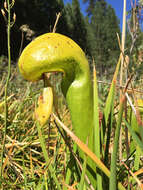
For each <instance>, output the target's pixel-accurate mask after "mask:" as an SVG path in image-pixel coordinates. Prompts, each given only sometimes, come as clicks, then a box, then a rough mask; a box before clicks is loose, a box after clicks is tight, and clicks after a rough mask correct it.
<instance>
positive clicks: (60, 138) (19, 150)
mask: <svg viewBox="0 0 143 190" xmlns="http://www.w3.org/2000/svg"><path fill="white" fill-rule="evenodd" d="M12 72H13V73H14V77H12V78H11V79H10V87H9V89H8V97H9V96H10V95H12V97H11V98H10V99H9V100H8V126H7V134H6V142H5V151H4V159H3V165H2V179H1V189H56V188H57V186H56V184H55V181H54V180H53V173H51V172H50V170H49V169H50V167H49V166H52V167H53V172H54V174H55V176H56V177H57V180H58V183H59V184H60V186H61V188H65V189H67V187H68V186H74V185H75V187H76V188H77V189H81V187H83V188H84V189H87V186H88V185H87V182H86V181H85V182H84V184H83V177H82V178H81V182H80V175H81V176H84V175H85V172H86V169H85V164H84V165H83V168H84V169H83V172H82V174H80V171H79V166H78V164H77V161H76V159H75V158H74V155H73V152H75V151H74V146H75V144H74V142H73V141H72V140H70V138H69V136H68V135H67V134H66V133H65V132H64V131H63V129H62V128H57V124H55V122H54V119H53V118H52V116H51V118H50V120H49V122H48V123H47V124H46V126H45V127H44V128H43V129H42V133H43V136H44V139H45V145H46V147H47V154H48V155H49V163H47V162H45V159H44V154H43V152H42V148H41V146H40V140H39V137H38V131H37V127H36V124H35V122H34V120H33V113H34V109H35V104H36V102H37V99H38V96H39V94H40V93H41V89H42V87H43V84H42V82H38V83H27V82H26V81H24V80H23V79H22V77H21V76H20V75H19V72H18V70H17V68H15V66H12ZM0 77H1V79H2V78H3V80H1V83H0V85H1V92H2V91H3V88H4V84H5V78H6V75H5V74H4V73H3V76H2V75H1V76H0ZM53 78H54V80H53ZM57 79H58V80H59V84H58V85H59V86H58V85H57V82H56V85H57V86H58V88H57V87H55V91H56V93H57V95H58V100H57V101H58V112H59V114H60V118H61V120H62V121H63V122H64V124H65V125H66V126H68V127H70V129H71V130H72V128H71V121H70V115H69V111H68V109H67V107H66V104H65V100H64V98H63V96H62V95H61V91H60V80H61V76H59V75H58V76H57ZM57 79H56V77H54V76H52V81H55V80H56V81H57ZM104 85H105V84H103V88H104ZM106 88H107V89H108V86H107V87H106ZM101 92H103V91H102V90H101ZM99 94H100V91H99ZM101 96H103V97H104V94H100V97H101ZM0 100H1V101H3V100H4V92H3V93H2V94H1V96H0ZM117 101H118V93H117V94H116V96H115V104H118V103H117ZM99 102H100V101H99ZM108 103H109V101H108ZM99 107H100V108H101V109H102V107H103V103H102V104H101V103H99ZM106 109H107V108H106ZM112 111H113V113H114V114H113V116H112V128H111V131H110V135H109V134H108V133H109V131H108V130H107V128H106V130H104V129H105V127H106V125H107V127H109V125H111V121H110V120H111V118H110V117H111V114H108V120H109V123H108V122H107V124H105V122H103V121H104V120H103V119H102V125H101V126H100V127H101V129H102V130H101V129H100V135H101V137H102V141H101V144H100V146H101V148H100V149H101V152H100V156H101V159H102V160H106V161H104V164H105V166H107V167H109V166H110V163H111V155H112V144H113V141H114V131H115V128H116V125H117V124H116V123H117V121H118V115H117V114H116V113H117V112H118V111H119V108H118V107H113V110H112ZM106 113H107V112H106ZM123 117H124V116H123ZM125 125H126V126H127V127H128V128H129V133H128V136H129V142H128V143H129V147H130V150H129V157H128V156H127V152H126V144H125V142H126V138H125V132H123V142H122V144H123V147H122V148H123V149H122V154H123V158H122V159H123V161H124V163H125V164H126V166H127V167H128V168H129V170H127V169H126V168H125V166H124V165H120V164H119V160H118V159H117V160H116V170H117V177H116V180H117V181H120V182H121V183H122V184H123V185H124V187H125V189H137V188H138V184H137V181H136V179H135V178H134V177H132V176H131V174H130V171H131V172H133V173H134V172H136V171H138V170H140V169H141V168H142V155H143V152H142V150H141V148H140V147H141V146H142V145H140V144H141V142H140V141H141V140H140V139H139V138H138V136H137V134H135V132H134V133H133V131H131V130H130V129H131V122H130V121H129V120H128V124H127V122H126V121H124V120H123V121H122V127H123V130H124V128H125V127H126V126H125ZM0 129H1V130H0V131H1V135H0V138H2V133H3V130H4V109H1V112H0ZM59 130H60V131H59ZM102 135H103V136H102ZM108 135H109V136H110V138H107V137H108ZM136 136H137V137H136ZM107 139H108V140H107ZM1 142H2V139H1ZM107 142H108V143H107ZM107 144H108V146H107ZM69 145H70V146H69ZM105 145H106V146H105ZM104 147H106V148H108V151H107V150H106V154H104V151H105V148H104ZM136 147H138V148H137V150H136ZM1 148H2V145H1V146H0V149H1ZM75 150H76V149H75ZM105 155H106V156H108V159H107V158H106V159H105V157H104V156H105ZM137 156H138V157H137ZM103 158H104V159H103ZM142 175H143V174H140V175H139V176H136V177H138V180H139V181H141V179H142ZM102 180H103V181H104V180H106V181H107V183H106V185H107V186H108V182H109V179H108V178H106V177H105V176H104V175H103V174H102ZM107 186H106V187H105V184H103V189H107ZM138 189H139V188H138Z"/></svg>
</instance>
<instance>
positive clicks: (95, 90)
mask: <svg viewBox="0 0 143 190" xmlns="http://www.w3.org/2000/svg"><path fill="white" fill-rule="evenodd" d="M93 78H94V83H93V102H94V112H93V114H94V116H93V118H94V135H95V136H94V152H95V154H96V156H97V157H98V158H99V159H100V155H101V154H100V127H99V105H98V87H97V80H96V70H95V66H94V70H93ZM97 189H98V190H102V177H101V174H100V173H98V172H97Z"/></svg>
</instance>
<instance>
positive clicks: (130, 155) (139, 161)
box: [0, 0, 143, 190]
mask: <svg viewBox="0 0 143 190" xmlns="http://www.w3.org/2000/svg"><path fill="white" fill-rule="evenodd" d="M83 2H88V3H89V4H88V7H87V16H85V15H83V14H82V12H81V10H80V5H79V1H78V0H72V3H71V4H70V3H67V4H66V5H65V4H64V2H63V1H62V0H43V1H40V0H30V1H29V0H17V1H16V2H15V3H14V1H12V2H11V3H13V6H12V7H11V20H10V21H11V22H10V23H11V42H10V44H11V75H10V82H9V85H8V89H7V90H8V92H7V96H8V99H7V107H8V114H7V117H8V118H7V122H8V123H7V129H6V137H5V148H4V154H3V156H4V158H3V163H2V165H1V176H0V177H1V178H0V188H1V189H16V190H18V189H46V190H47V189H56V188H57V186H56V185H55V182H54V180H53V176H52V174H51V173H49V171H48V166H47V165H46V164H45V161H44V157H43V154H42V150H41V147H40V142H39V138H38V133H37V128H36V125H35V123H34V121H33V112H34V108H35V102H36V101H37V98H38V96H39V94H40V93H41V89H42V87H43V84H42V83H41V82H38V83H34V84H33V83H27V82H26V81H24V80H23V78H22V77H21V76H20V74H19V71H18V69H17V60H18V57H19V55H20V53H21V51H22V49H23V48H24V47H25V46H26V45H27V44H28V43H29V42H30V41H32V40H33V39H34V38H35V37H36V36H38V35H40V34H43V33H46V32H52V31H53V27H54V24H55V21H56V18H57V14H58V13H59V12H60V13H61V16H60V18H59V21H58V24H57V25H56V32H58V33H61V34H65V35H66V36H69V37H71V38H72V39H73V40H74V41H76V42H77V43H78V44H79V45H80V46H81V48H82V49H83V50H84V52H85V53H86V55H87V57H88V59H89V63H90V66H91V70H92V68H93V62H94V63H95V65H96V70H97V76H98V79H99V81H98V91H99V105H100V110H101V112H102V113H103V112H104V111H105V109H104V108H105V105H106V104H105V102H106V99H107V95H108V92H109V87H110V84H111V79H112V77H113V73H114V71H115V68H116V65H117V62H118V58H119V55H120V52H121V49H120V40H118V38H117V33H118V35H119V38H121V31H120V27H119V20H118V19H117V17H116V14H115V11H114V9H113V8H112V7H111V6H110V5H108V4H107V2H106V1H105V0H89V1H88V0H84V1H83ZM0 6H1V9H3V10H5V7H4V1H2V2H1V4H0ZM142 8H143V5H142V1H137V2H136V3H134V4H133V6H132V9H131V10H130V11H129V12H128V13H127V29H126V40H125V52H124V53H123V54H124V59H126V61H125V62H124V64H125V65H124V71H125V72H124V73H123V83H122V85H123V86H124V85H125V84H126V81H127V80H128V79H131V80H132V83H131V84H130V85H129V91H128V93H129V95H130V98H131V99H132V101H133V104H134V105H136V99H137V100H138V99H139V100H142V99H143V88H142V85H143V78H142V77H143V72H142V71H143V64H142V62H143V32H142ZM14 13H15V14H16V20H15V18H13V15H14ZM7 16H8V12H7V11H6V10H5V14H0V34H1V35H0V141H1V145H0V149H1V150H2V147H3V137H4V135H3V134H4V126H5V111H4V110H6V109H5V108H4V102H5V101H4V96H5V85H6V81H7V75H8V57H9V55H8V53H7V52H8V51H7V49H8V48H7ZM13 22H14V23H13ZM125 73H127V75H124V74H125ZM50 78H51V83H53V85H54V86H55V92H56V94H57V105H58V112H59V114H60V118H61V120H62V122H64V124H65V125H66V126H68V127H69V128H70V129H72V126H71V121H70V114H69V111H68V108H67V105H66V102H65V99H64V98H63V96H62V93H61V90H60V81H61V75H58V74H56V75H55V76H51V77H50ZM118 85H119V83H118ZM120 88H121V87H120ZM120 88H119V86H117V92H118V89H120ZM119 102H120V101H119V93H117V96H116V97H115V102H114V114H113V117H112V118H113V119H110V118H109V121H108V122H109V123H108V125H107V126H106V127H108V126H109V125H110V122H113V128H111V129H112V130H111V131H110V139H109V142H108V151H107V152H106V154H104V151H105V150H107V149H105V148H107V147H105V145H106V146H107V144H105V143H104V142H102V145H101V160H102V161H103V163H104V164H105V165H106V166H107V167H108V168H109V167H110V164H111V154H112V153H113V141H114V132H115V128H116V127H115V126H116V124H117V121H118V119H117V118H118V117H117V113H118V111H119ZM142 106H143V103H142V101H141V103H140V107H141V108H142ZM127 107H129V108H128V109H126V108H124V116H123V118H126V116H125V115H128V113H129V110H131V108H130V106H129V104H127ZM137 110H138V109H137ZM139 113H140V114H139V115H140V116H138V117H139V118H141V120H142V114H143V111H142V110H139ZM111 114H112V113H111ZM101 115H102V114H101ZM130 115H131V114H130ZM101 120H102V116H101ZM102 122H103V121H102ZM135 122H137V121H135ZM128 123H129V125H130V126H132V125H136V124H132V118H130V119H129V118H128ZM128 123H126V124H125V123H122V128H123V129H124V130H123V132H122V138H121V139H122V143H121V146H120V147H119V150H120V151H119V152H121V153H120V155H119V159H118V162H117V178H118V180H119V181H120V182H121V183H122V184H123V186H124V187H125V189H143V187H142V183H143V171H142V167H143V149H142V145H141V143H143V139H142V138H143V136H142V135H141V134H140V132H139V131H138V129H137V130H136V129H135V131H136V133H135V132H130V131H129V132H127V129H126V127H127V126H128V128H129V125H128ZM102 126H104V122H103V123H102ZM47 129H48V131H47ZM108 132H109V131H108ZM106 133H107V131H106ZM43 134H44V137H45V142H46V146H47V152H48V155H49V158H50V159H51V160H52V161H51V162H52V164H53V166H54V171H55V174H56V176H57V178H58V181H59V184H60V185H61V186H62V188H65V189H70V188H71V189H82V188H83V186H82V185H81V184H82V182H81V181H80V177H79V176H80V174H79V173H80V172H79V168H78V167H77V166H76V165H75V158H74V156H73V155H74V153H75V152H76V145H75V144H74V142H72V140H71V139H70V138H69V136H67V135H66V134H65V132H64V131H63V130H62V129H61V130H60V129H59V128H57V124H56V123H55V122H54V119H53V118H52V117H51V118H50V120H49V122H48V124H47V126H45V128H44V129H43ZM136 134H137V137H136V136H134V135H136ZM105 136H106V135H105ZM106 137H107V136H106ZM138 137H139V138H138ZM137 139H139V140H140V141H138V140H137ZM69 144H71V145H70V148H69ZM71 149H72V151H71ZM107 153H108V156H107V157H108V158H107V157H105V156H106V155H107ZM121 162H122V164H121ZM123 163H124V164H123ZM71 168H72V170H69V169H71ZM102 175H103V174H102ZM137 177H138V178H137ZM103 179H104V180H105V181H106V185H107V186H105V187H104V185H105V184H104V185H103V189H108V185H109V181H108V180H107V178H106V177H105V176H104V175H103ZM79 181H80V183H79ZM84 188H85V189H88V188H89V187H87V186H86V185H85V184H84Z"/></svg>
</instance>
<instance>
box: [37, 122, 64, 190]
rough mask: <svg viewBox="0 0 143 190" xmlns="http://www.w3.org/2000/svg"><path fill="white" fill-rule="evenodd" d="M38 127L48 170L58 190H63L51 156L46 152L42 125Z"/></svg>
mask: <svg viewBox="0 0 143 190" xmlns="http://www.w3.org/2000/svg"><path fill="white" fill-rule="evenodd" d="M36 126H37V130H38V136H39V140H40V144H41V148H42V152H43V155H44V158H45V161H46V164H47V165H48V169H49V171H50V173H51V176H52V177H53V179H54V182H55V184H56V186H57V188H58V190H61V186H60V184H59V182H58V180H57V177H56V175H55V171H54V169H53V167H52V165H51V163H50V159H49V156H48V153H47V150H46V145H45V140H44V137H43V135H42V129H41V125H40V124H39V122H36Z"/></svg>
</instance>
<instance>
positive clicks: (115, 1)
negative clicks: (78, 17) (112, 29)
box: [64, 0, 131, 28]
mask: <svg viewBox="0 0 143 190" xmlns="http://www.w3.org/2000/svg"><path fill="white" fill-rule="evenodd" d="M105 1H106V2H107V3H108V4H110V5H111V6H112V7H113V8H114V9H115V12H116V15H117V17H118V19H119V20H120V27H121V28H122V15H123V2H124V0H105ZM64 2H65V3H67V2H72V0H64ZM80 7H81V10H82V12H83V14H86V13H85V10H86V7H87V4H85V3H83V2H82V0H80ZM130 8H131V5H130V0H127V10H129V9H130Z"/></svg>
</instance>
